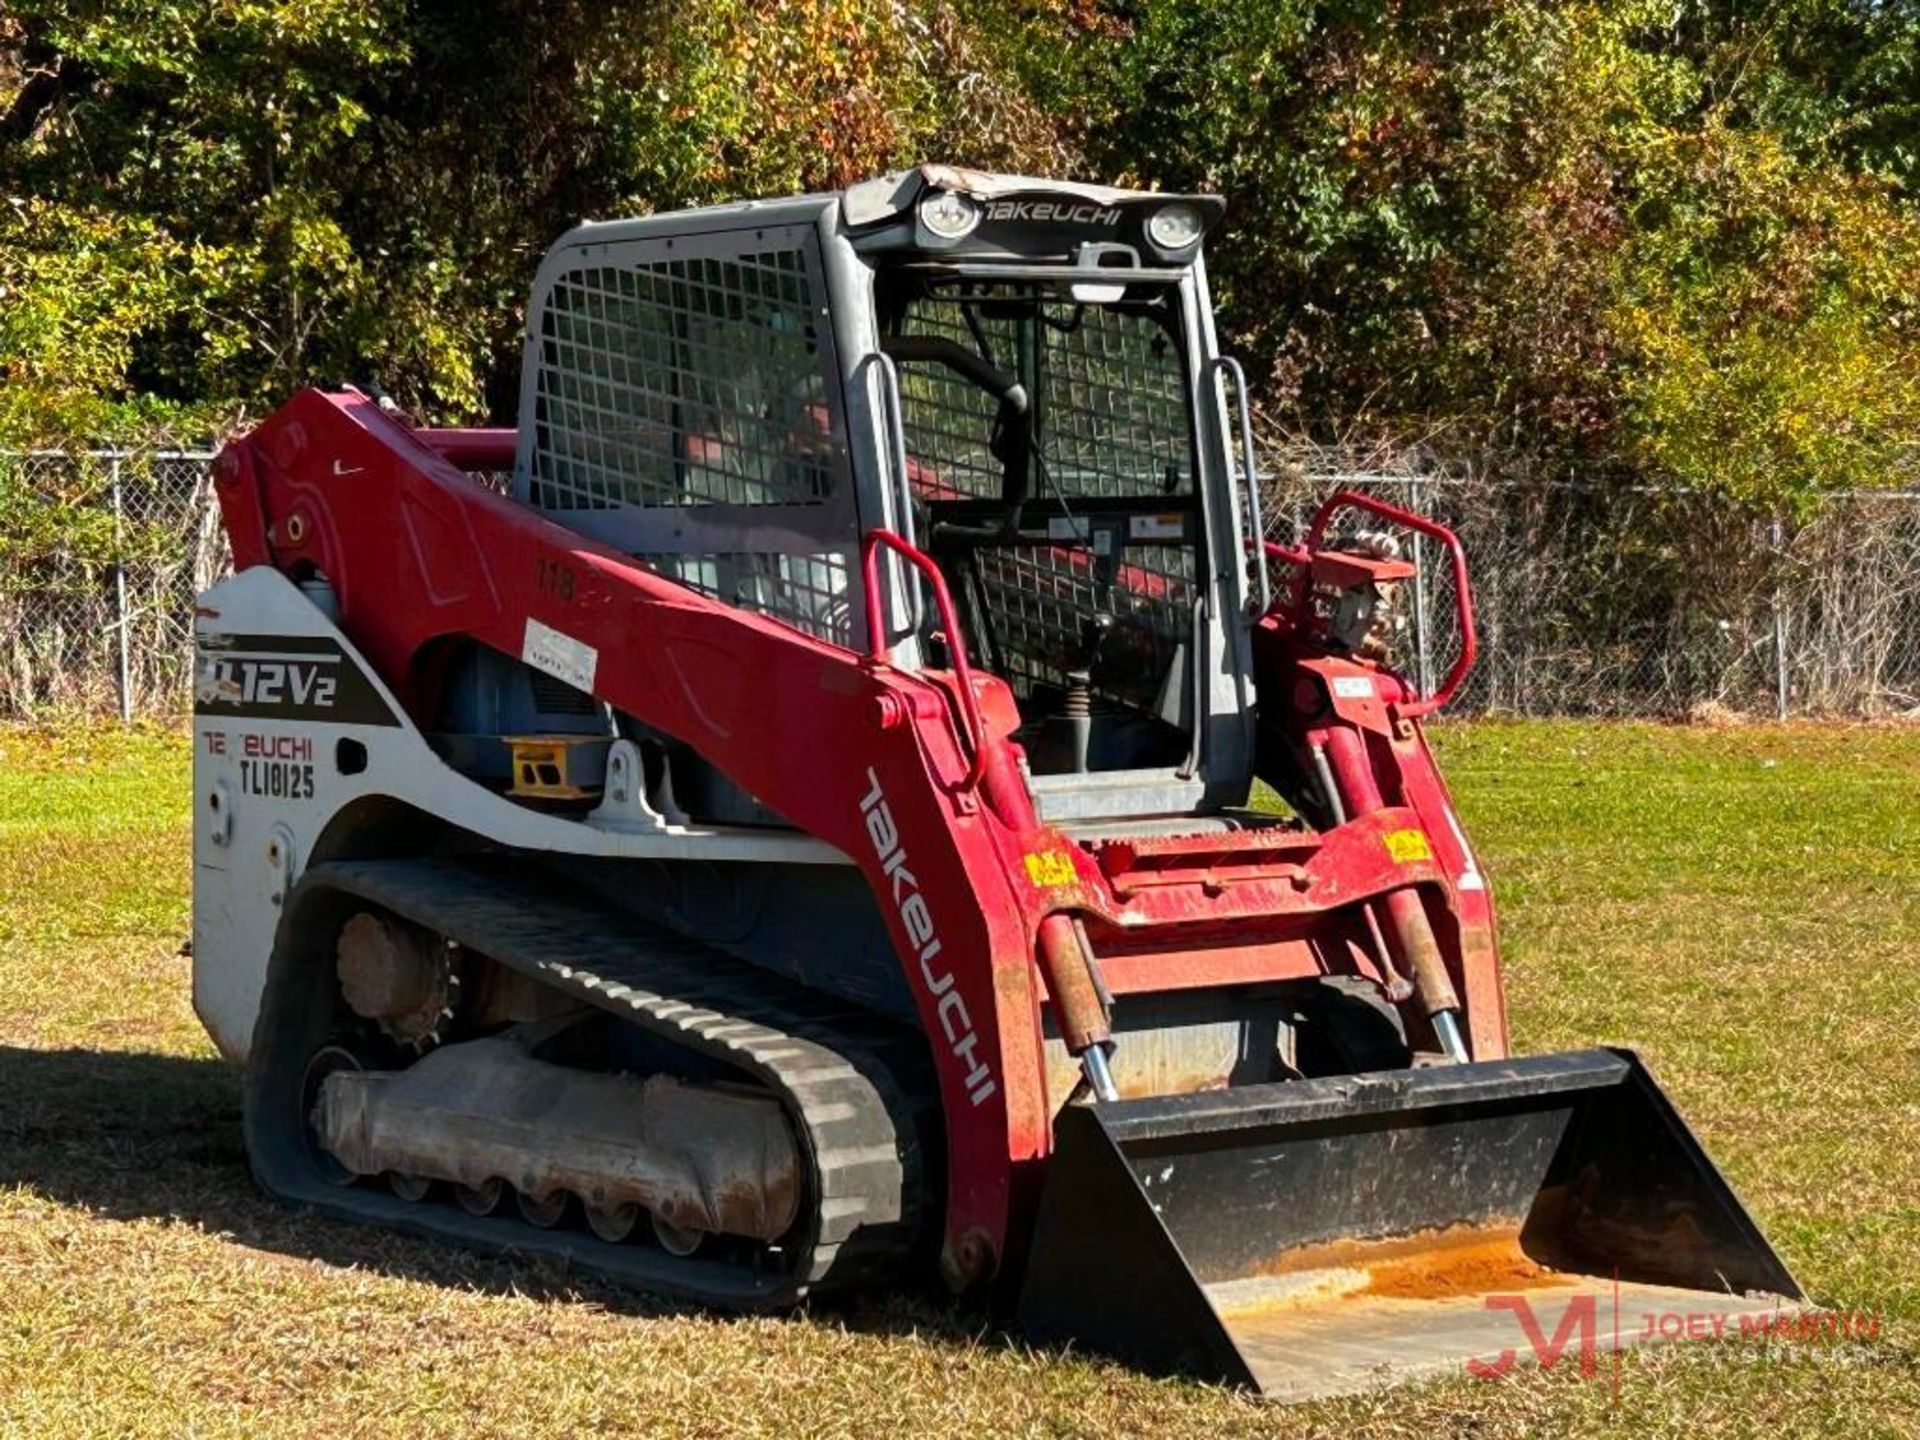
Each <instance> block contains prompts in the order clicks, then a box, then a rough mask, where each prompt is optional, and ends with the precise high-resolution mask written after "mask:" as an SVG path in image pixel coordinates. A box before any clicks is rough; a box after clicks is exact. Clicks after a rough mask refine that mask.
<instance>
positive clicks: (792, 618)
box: [640, 551, 853, 645]
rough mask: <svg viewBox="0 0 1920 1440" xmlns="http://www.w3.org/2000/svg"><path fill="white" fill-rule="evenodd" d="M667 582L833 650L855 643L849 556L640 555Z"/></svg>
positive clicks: (755, 554)
mask: <svg viewBox="0 0 1920 1440" xmlns="http://www.w3.org/2000/svg"><path fill="white" fill-rule="evenodd" d="M640 558H641V559H642V560H644V561H646V562H647V564H648V566H649V567H650V568H652V569H654V570H657V571H659V572H660V573H661V574H662V575H665V576H667V577H668V578H669V579H672V580H678V581H679V582H680V583H681V584H682V585H685V586H687V587H689V588H690V589H694V590H698V591H699V592H700V593H701V594H703V595H711V596H712V597H713V598H714V599H716V600H724V601H726V602H727V603H728V604H729V605H739V606H742V607H744V608H746V609H748V610H758V611H760V612H761V613H763V614H767V615H776V616H778V617H779V618H780V619H782V620H785V621H786V622H787V623H788V624H790V625H795V626H798V627H799V628H800V629H802V630H805V631H806V632H807V633H808V634H809V635H815V636H818V637H819V638H820V639H822V640H830V641H832V642H833V643H835V644H837V645H851V644H852V643H853V608H852V600H851V596H852V590H851V588H850V586H849V584H848V576H847V557H846V556H845V555H841V554H837V553H834V552H832V551H829V552H827V553H824V554H820V555H775V554H769V553H766V552H763V551H739V552H736V553H733V554H726V555H643V556H641V557H640Z"/></svg>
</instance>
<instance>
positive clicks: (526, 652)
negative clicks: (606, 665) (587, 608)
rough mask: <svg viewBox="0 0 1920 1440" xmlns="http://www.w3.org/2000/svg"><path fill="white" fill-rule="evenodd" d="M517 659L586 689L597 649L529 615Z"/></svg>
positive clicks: (590, 686)
mask: <svg viewBox="0 0 1920 1440" xmlns="http://www.w3.org/2000/svg"><path fill="white" fill-rule="evenodd" d="M520 658H521V659H522V660H524V661H526V662H527V664H529V665H531V666H533V668H534V669H536V670H544V671H546V672H547V674H549V675H551V676H553V678H554V679H556V680H564V681H566V682H567V684H569V685H571V686H573V688H574V689H576V690H586V691H591V690H592V689H593V672H594V670H595V669H596V668H597V667H598V666H599V664H600V652H599V651H598V650H596V649H594V648H593V646H591V645H589V644H587V643H586V642H585V641H584V640H576V639H574V638H573V637H572V636H571V635H566V634H563V633H561V632H560V631H558V630H556V629H554V628H553V627H552V626H551V625H542V624H541V623H540V622H539V621H538V620H535V619H534V618H533V617H532V616H531V615H529V616H528V617H527V638H526V639H525V640H523V641H521V642H520Z"/></svg>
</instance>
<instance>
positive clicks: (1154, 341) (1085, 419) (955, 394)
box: [900, 292, 1193, 499]
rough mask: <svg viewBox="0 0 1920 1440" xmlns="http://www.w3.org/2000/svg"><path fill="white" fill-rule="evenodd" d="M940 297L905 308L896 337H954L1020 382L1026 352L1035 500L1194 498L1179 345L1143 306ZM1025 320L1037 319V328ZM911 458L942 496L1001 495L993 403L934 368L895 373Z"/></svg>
mask: <svg viewBox="0 0 1920 1440" xmlns="http://www.w3.org/2000/svg"><path fill="white" fill-rule="evenodd" d="M1010 299H1011V297H1007V296H1004V295H1002V296H993V297H989V296H985V295H960V294H950V293H945V292H943V293H940V294H938V295H933V296H927V297H923V298H921V299H918V300H915V301H914V302H913V303H912V304H910V305H909V306H908V307H907V310H906V313H905V316H904V318H903V319H902V322H901V326H900V331H901V333H902V334H903V335H923V336H933V337H937V338H940V339H945V340H951V341H953V342H955V343H956V344H959V345H963V346H965V347H966V348H967V349H969V350H973V351H975V352H976V353H980V354H982V355H984V357H985V358H986V359H987V360H988V361H989V363H991V364H994V365H996V366H998V367H1000V368H1001V369H1003V370H1006V371H1007V372H1009V373H1010V374H1019V373H1020V372H1021V370H1022V366H1021V365H1020V363H1019V358H1018V357H1019V353H1020V346H1021V344H1022V343H1023V336H1022V334H1021V332H1022V331H1023V330H1024V331H1025V332H1026V333H1025V336H1024V343H1026V344H1027V345H1029V346H1031V347H1032V349H1033V350H1034V352H1035V353H1034V359H1033V369H1034V373H1035V375H1036V377H1037V380H1038V385H1037V386H1036V389H1037V390H1038V392H1039V394H1038V396H1037V404H1038V409H1039V426H1038V433H1037V436H1036V440H1037V444H1038V449H1039V454H1040V459H1041V461H1042V463H1043V465H1044V466H1045V471H1044V477H1043V478H1042V479H1041V480H1040V481H1039V482H1038V483H1037V484H1036V485H1035V494H1036V495H1038V496H1042V497H1044V496H1047V495H1049V494H1052V493H1053V492H1054V490H1055V489H1056V488H1057V489H1058V490H1059V491H1061V492H1064V493H1065V494H1066V495H1067V496H1068V497H1069V498H1071V497H1074V496H1081V497H1086V496H1102V497H1108V498H1114V499H1124V498H1139V499H1146V498H1149V497H1152V496H1155V495H1171V494H1191V493H1192V481H1191V476H1192V466H1193V459H1192V455H1193V450H1192V444H1191V438H1190V427H1189V425H1188V421H1187V381H1186V373H1185V367H1184V366H1183V364H1182V362H1181V355H1180V345H1179V342H1178V340H1177V339H1176V338H1175V336H1174V335H1172V334H1169V333H1168V331H1167V330H1166V329H1165V328H1163V327H1162V325H1161V323H1160V321H1159V319H1158V318H1156V317H1155V316H1154V315H1153V314H1149V313H1147V312H1145V311H1144V310H1142V309H1139V308H1125V309H1123V308H1119V307H1115V306H1106V305H1080V304H1075V303H1074V302H1072V301H1069V300H1059V301H1054V300H1046V299H1040V298H1037V297H1021V298H1020V299H1019V300H1018V301H1016V302H1013V303H1009V301H1010ZM1030 317H1037V323H1035V321H1034V319H1032V318H1030ZM901 385H902V396H901V406H902V411H903V415H904V419H905V421H906V432H907V452H908V453H909V454H910V455H911V456H913V458H914V459H915V460H917V461H919V462H920V465H921V467H922V470H923V473H924V474H925V475H926V478H927V480H928V482H929V485H930V487H931V488H932V489H933V491H934V492H935V493H936V494H944V495H946V496H948V497H953V498H958V497H962V496H965V497H975V498H989V497H992V496H996V495H998V494H999V493H1000V477H1001V469H1000V463H999V462H998V461H997V460H995V459H994V458H993V456H992V455H991V454H990V453H989V452H988V449H987V443H988V441H989V439H990V438H991V437H992V433H993V418H994V412H995V410H996V408H997V405H998V402H997V401H996V400H995V399H994V397H993V396H991V395H989V394H987V392H986V391H984V390H982V389H980V388H979V387H978V386H976V385H973V384H970V383H969V382H967V381H966V380H964V379H962V378H961V377H960V376H958V375H955V374H954V373H953V372H952V371H950V370H947V369H945V368H943V367H940V366H938V365H932V364H927V363H924V362H916V363H910V364H907V365H904V366H903V367H902V380H901Z"/></svg>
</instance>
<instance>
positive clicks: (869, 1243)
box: [302, 859, 923, 1305]
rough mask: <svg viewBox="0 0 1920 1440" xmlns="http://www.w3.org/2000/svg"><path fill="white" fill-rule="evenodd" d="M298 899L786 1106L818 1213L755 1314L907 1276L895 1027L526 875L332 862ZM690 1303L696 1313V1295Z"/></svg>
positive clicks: (915, 1217) (913, 1160) (910, 1233)
mask: <svg viewBox="0 0 1920 1440" xmlns="http://www.w3.org/2000/svg"><path fill="white" fill-rule="evenodd" d="M302 884H303V885H314V884H322V885H328V886H331V887H333V888H335V889H339V890H342V891H345V892H347V893H350V894H352V895H355V896H357V897H359V898H361V899H365V900H368V901H371V902H373V903H375V904H378V905H381V906H383V907H385V908H387V909H389V910H391V911H393V912H394V913H396V914H399V915H403V916H405V917H407V918H409V919H411V920H414V921H416V922H417V923H420V924H422V925H426V926H428V927H429V928H431V929H433V930H435V931H437V932H438V933H440V934H441V935H443V936H445V937H447V938H448V939H451V940H453V941H454V942H456V943H457V944H459V945H462V946H464V947H465V948H467V949H470V950H473V951H476V952H478V953H480V954H482V955H485V956H487V957H489V958H490V959H492V960H494V961H496V962H498V963H500V964H503V965H507V966H510V967H512V968H513V969H515V970H518V971H521V972H522V973H524V974H527V975H529V976H532V977H534V978H536V979H538V980H540V981H542V982H543V983H545V984H548V985H550V986H552V987H553V988H555V989H558V990H560V991H563V992H565V993H567V994H570V995H573V996H575V997H576V998H578V999H580V1000H582V1001H584V1002H586V1003H587V1004H590V1005H593V1006H595V1007H597V1008H599V1009H603V1010H606V1011H609V1012H610V1013H613V1014H617V1015H619V1016H620V1017H621V1018H622V1019H624V1020H626V1021H628V1022H630V1023H632V1024H635V1025H638V1026H640V1027H641V1028H644V1029H647V1030H650V1031H652V1032H653V1033H655V1034H657V1035H661V1036H663V1037H665V1038H667V1039H670V1040H672V1041H673V1042H674V1043H676V1044H679V1045H682V1046H685V1047H686V1048H688V1049H690V1050H693V1051H696V1052H699V1053H701V1054H704V1055H706V1056H708V1057H710V1058H713V1059H716V1060H720V1061H722V1062H724V1063H726V1064H728V1065H731V1066H734V1067H736V1068H738V1069H740V1070H743V1071H745V1072H747V1073H748V1074H750V1075H753V1076H754V1077H755V1078H756V1079H758V1080H760V1081H761V1082H762V1083H764V1084H766V1085H767V1086H768V1087H769V1088H771V1089H773V1090H775V1091H776V1092H778V1093H780V1094H781V1095H782V1096H783V1098H784V1099H785V1101H786V1103H787V1106H788V1110H789V1112H790V1113H791V1114H792V1115H793V1117H794V1119H795V1120H796V1122H797V1126H798V1128H799V1130H800V1132H801V1134H802V1137H803V1143H804V1146H805V1149H806V1151H807V1153H808V1154H809V1156H810V1158H811V1160H812V1164H813V1172H814V1173H813V1177H812V1179H813V1183H812V1185H811V1187H810V1193H811V1194H812V1196H813V1197H814V1208H813V1216H812V1223H811V1224H809V1225H803V1227H802V1228H801V1230H800V1231H799V1232H798V1233H799V1234H800V1235H801V1236H802V1237H804V1238H803V1240H802V1244H803V1246H804V1248H803V1250H802V1253H801V1254H800V1255H799V1256H797V1257H796V1259H795V1261H794V1263H793V1265H792V1268H791V1270H790V1272H789V1274H788V1276H787V1280H788V1284H787V1286H786V1287H785V1289H786V1291H787V1292H788V1293H781V1287H778V1286H775V1287H774V1288H773V1289H772V1290H771V1291H768V1290H765V1289H764V1288H763V1290H762V1291H761V1292H760V1293H759V1294H757V1295H756V1302H757V1303H763V1304H776V1305H777V1304H782V1303H790V1302H792V1301H797V1300H799V1299H801V1298H802V1297H804V1296H806V1295H808V1294H814V1293H819V1292H821V1291H823V1290H829V1289H837V1288H843V1287H845V1286H850V1285H853V1284H870V1283H873V1282H875V1281H876V1280H880V1279H884V1278H886V1277H888V1276H889V1275H891V1274H894V1273H897V1272H898V1271H899V1270H900V1269H901V1268H903V1267H904V1265H905V1263H906V1261H907V1259H908V1252H909V1250H910V1248H911V1246H912V1244H913V1241H914V1237H915V1235H916V1233H917V1230H918V1222H919V1219H920V1215H919V1208H920V1202H921V1191H922V1189H923V1186H922V1184H921V1181H922V1178H923V1177H922V1175H921V1173H920V1172H921V1169H922V1166H921V1163H920V1160H921V1157H920V1148H919V1140H918V1137H917V1135H916V1134H915V1123H916V1120H915V1116H914V1113H913V1106H912V1105H911V1103H910V1101H909V1100H908V1098H907V1096H906V1094H905V1092H904V1091H903V1090H902V1088H901V1087H900V1085H899V1084H898V1083H897V1081H896V1080H895V1079H894V1077H893V1074H892V1071H891V1069H890V1065H889V1056H888V1055H887V1054H886V1053H884V1052H885V1051H886V1050H887V1049H889V1048H890V1047H891V1048H895V1049H896V1051H897V1052H898V1050H899V1047H901V1046H902V1045H903V1041H902V1040H901V1039H900V1038H899V1032H898V1031H897V1030H896V1029H895V1028H894V1027H889V1026H886V1025H885V1024H884V1023H883V1022H876V1021H875V1019H874V1017H872V1016H870V1015H867V1014H865V1013H863V1012H859V1011H852V1010H849V1009H848V1008H847V1007H846V1006H845V1004H844V1002H840V1001H836V1000H833V999H831V998H828V997H822V996H817V995H814V994H813V993H811V992H808V991H806V990H803V989H801V988H799V987H797V986H795V985H793V984H792V983H791V982H790V981H787V980H784V979H782V978H781V977H778V976H774V975H772V974H770V973H768V972H766V971H764V970H760V969H758V968H756V967H754V966H752V965H749V964H747V963H746V962H743V961H740V960H736V959H734V958H733V957H732V956H729V955H726V954H724V953H722V952H720V951H717V950H714V949H712V948H710V947H708V946H706V945H703V944H701V943H700V942H698V941H695V940H691V939H689V938H687V937H686V936H683V935H677V934H675V933H673V932H671V931H667V930H663V929H660V928H658V927H656V926H653V925H651V924H649V923H647V922H645V921H643V920H639V919H636V918H635V917H633V916H630V915H627V914H625V913H622V912H618V911H615V910H612V909H609V908H608V907H606V906H604V905H602V904H599V903H596V902H593V901H590V900H583V899H577V898H574V897H571V896H568V895H566V894H560V893H555V891H554V890H553V882H552V878H551V876H550V875H549V874H547V873H546V872H539V871H534V872H531V873H529V872H528V870H527V868H526V867H525V866H523V865H511V864H503V863H500V862H498V861H486V860H421V859H405V860H352V861H337V862H332V863H328V864H325V865H321V866H316V867H314V868H313V869H312V870H310V871H309V872H308V874H307V875H306V876H305V877H303V880H302ZM892 1058H893V1059H894V1060H896V1061H897V1060H898V1059H899V1058H901V1055H900V1053H896V1055H895V1056H894V1057H892ZM856 1060H857V1061H858V1062H859V1063H857V1064H856V1063H854V1062H855V1061H856ZM690 1273H692V1272H691V1271H690ZM671 1288H677V1289H678V1288H682V1287H671ZM684 1288H685V1289H686V1290H691V1291H693V1292H695V1293H696V1298H700V1297H698V1294H697V1292H698V1289H699V1287H698V1286H697V1285H693V1286H689V1287H684ZM714 1298H715V1299H716V1300H718V1301H719V1302H720V1303H725V1302H726V1301H727V1299H728V1298H730V1297H725V1296H719V1297H714Z"/></svg>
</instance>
